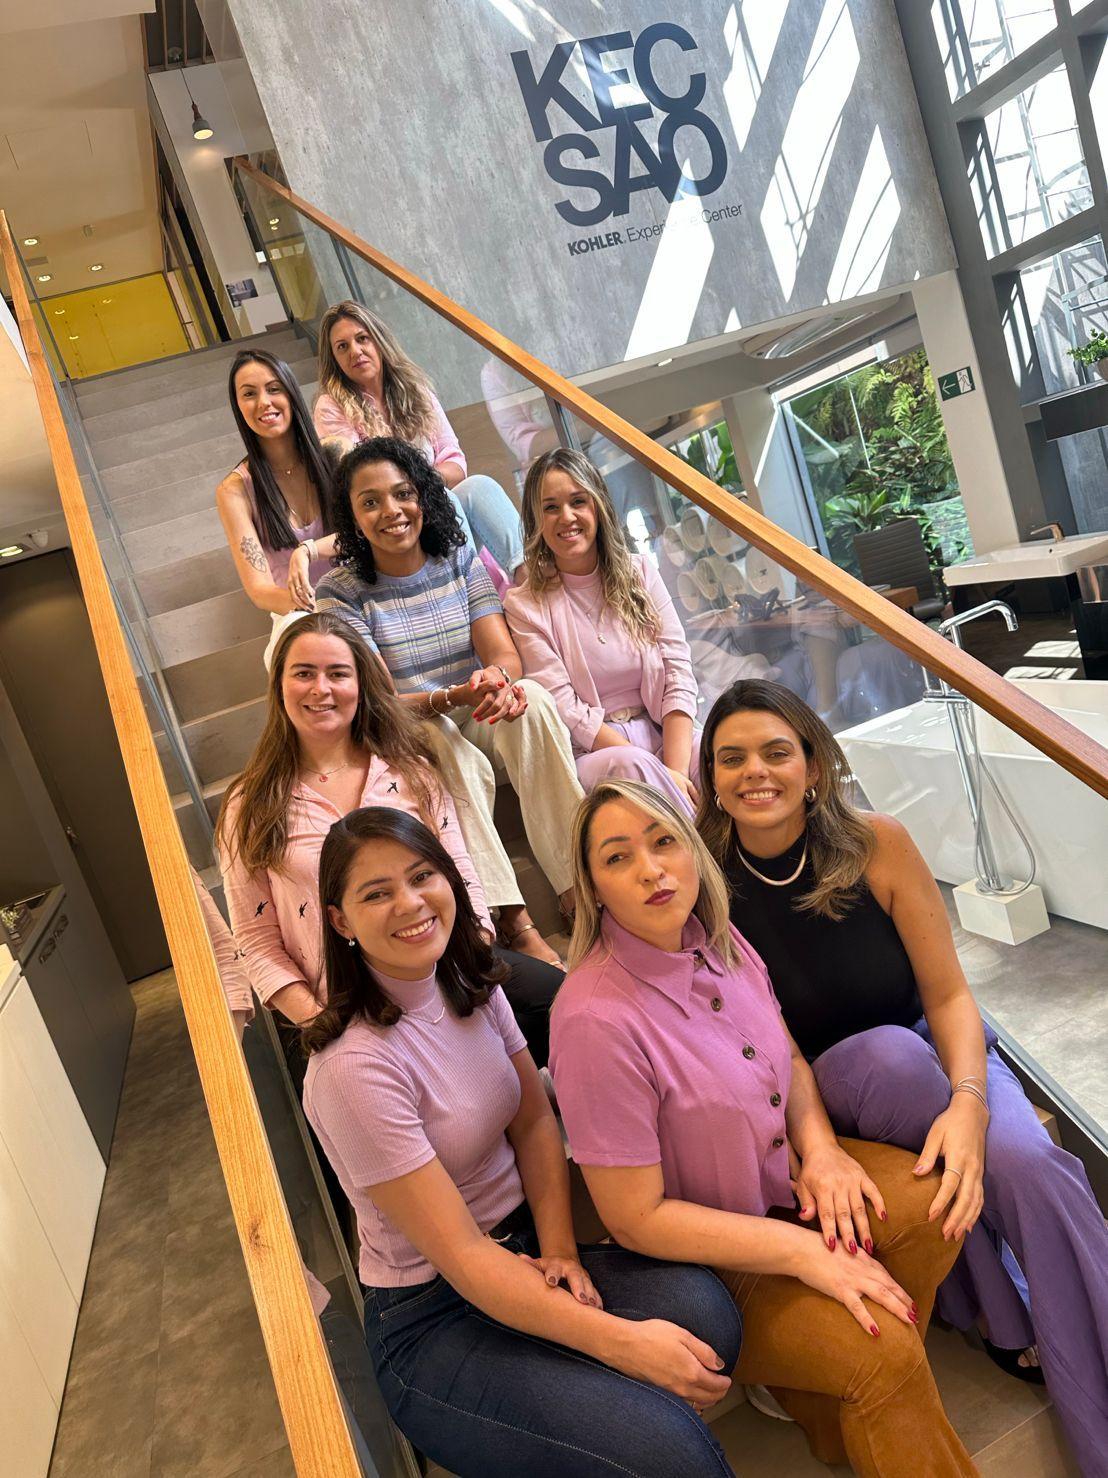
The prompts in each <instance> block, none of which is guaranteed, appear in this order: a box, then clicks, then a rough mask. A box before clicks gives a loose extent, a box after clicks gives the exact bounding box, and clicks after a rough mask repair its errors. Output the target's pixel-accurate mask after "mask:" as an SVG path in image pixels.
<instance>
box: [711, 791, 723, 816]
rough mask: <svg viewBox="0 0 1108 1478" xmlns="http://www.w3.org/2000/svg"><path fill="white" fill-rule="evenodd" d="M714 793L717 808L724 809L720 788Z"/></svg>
mask: <svg viewBox="0 0 1108 1478" xmlns="http://www.w3.org/2000/svg"><path fill="white" fill-rule="evenodd" d="M712 794H713V795H714V796H715V798H716V809H717V810H720V811H722V810H723V802H722V801H721V800H720V798H719V791H718V790H715V791H713V792H712Z"/></svg>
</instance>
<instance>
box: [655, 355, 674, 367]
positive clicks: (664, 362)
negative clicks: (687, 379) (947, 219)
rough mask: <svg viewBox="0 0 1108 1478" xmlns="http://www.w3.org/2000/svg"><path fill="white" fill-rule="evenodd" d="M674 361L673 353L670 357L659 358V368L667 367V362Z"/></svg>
mask: <svg viewBox="0 0 1108 1478" xmlns="http://www.w3.org/2000/svg"><path fill="white" fill-rule="evenodd" d="M672 363H673V355H672V354H671V355H670V357H669V358H668V359H659V361H658V368H659V369H665V367H666V365H667V364H672Z"/></svg>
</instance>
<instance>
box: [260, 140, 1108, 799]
mask: <svg viewBox="0 0 1108 1478" xmlns="http://www.w3.org/2000/svg"><path fill="white" fill-rule="evenodd" d="M235 163H236V165H237V166H238V167H239V168H240V169H241V170H242V171H243V173H244V174H246V175H248V176H249V177H250V178H251V179H253V180H256V181H257V182H258V183H259V184H260V185H262V186H263V187H264V188H265V189H267V190H269V191H271V192H272V193H273V194H274V195H276V196H278V197H279V198H280V199H281V200H284V201H285V202H286V203H287V204H289V205H291V206H293V207H294V209H296V210H298V211H299V212H300V213H301V214H302V215H303V216H305V217H306V218H307V219H308V220H310V221H312V222H314V224H315V225H317V226H319V227H321V228H322V229H323V230H324V231H326V232H328V233H329V234H330V235H331V236H333V237H334V238H335V239H336V240H337V241H340V242H341V243H342V244H343V246H345V247H346V248H347V249H348V250H349V251H352V252H353V253H354V254H355V255H356V256H359V257H361V258H362V260H363V261H365V262H368V263H369V265H370V266H371V267H375V268H376V269H377V270H378V271H379V272H382V273H383V274H384V275H385V276H386V277H388V278H389V279H390V280H391V281H393V282H395V283H396V284H397V285H398V286H399V287H402V288H404V289H405V290H406V291H407V292H409V293H411V294H412V296H413V297H415V298H418V299H419V301H420V302H421V303H424V304H426V306H427V307H428V308H432V309H433V310H434V311H435V312H436V313H437V314H438V315H439V317H440V318H444V319H446V320H447V322H448V323H452V324H453V325H454V327H455V328H458V329H460V330H461V331H462V333H464V334H466V335H467V337H469V338H470V339H473V340H474V341H475V342H476V343H478V344H480V345H482V347H483V348H485V349H487V350H489V352H490V353H492V354H495V355H496V356H497V358H498V359H502V360H503V361H504V363H505V364H507V365H508V366H510V368H512V369H513V370H515V371H516V372H517V373H518V374H520V375H522V376H523V377H524V378H525V379H528V380H530V381H531V383H532V384H533V385H535V386H537V387H538V388H539V389H540V390H541V391H542V392H543V393H544V394H546V395H550V396H552V397H553V398H554V399H555V400H556V401H558V403H559V404H560V405H562V406H563V407H564V408H565V409H566V410H567V411H570V412H572V414H573V415H575V416H579V417H580V418H581V420H582V421H585V422H587V423H588V425H590V426H592V427H593V429H594V430H596V431H599V432H601V433H602V434H603V435H604V436H606V437H607V438H608V439H609V440H610V441H613V442H615V443H616V445H617V446H620V447H622V448H623V450H624V451H625V452H628V453H629V454H630V455H631V456H632V457H634V459H635V461H636V462H639V463H640V464H641V465H642V466H644V467H646V468H648V469H649V470H650V471H651V472H654V473H656V474H657V475H658V476H659V477H660V478H661V479H662V481H663V482H665V483H668V484H669V486H670V487H671V488H674V489H675V490H676V491H677V492H679V493H681V494H683V495H684V496H685V497H686V498H688V499H689V500H690V501H691V502H693V503H695V504H697V505H698V506H699V507H700V508H702V509H703V510H704V511H705V512H706V513H708V514H710V515H711V516H712V517H713V518H716V519H718V520H719V521H720V523H722V524H724V525H726V527H727V528H729V529H731V530H732V531H733V532H734V533H736V534H738V535H740V536H741V537H742V538H743V539H745V540H747V541H748V542H749V543H751V544H753V545H755V546H756V547H757V548H758V549H761V550H762V551H763V552H764V553H766V554H768V555H770V556H771V557H772V558H773V559H775V560H776V561H777V562H778V564H781V565H784V567H785V568H786V569H787V570H791V571H792V573H793V574H794V575H796V576H798V577H799V578H800V579H801V580H803V581H804V582H805V583H806V584H808V585H810V586H812V587H813V589H815V590H818V591H819V592H820V593H821V594H822V595H825V596H827V598H828V599H829V600H831V601H832V602H834V604H835V605H837V606H839V607H841V608H842V609H843V610H845V611H848V612H849V613H850V614H851V615H852V616H854V617H856V618H857V620H859V621H860V622H862V624H863V625H865V626H868V627H869V629H870V630H871V631H875V632H877V634H878V635H880V636H883V637H884V638H885V640H886V641H889V642H892V644H893V645H894V646H895V647H899V649H900V650H901V651H902V652H906V653H907V654H908V656H910V657H912V658H914V659H915V660H916V661H917V662H919V663H920V664H921V665H922V666H924V667H926V668H928V669H929V670H930V671H931V672H932V673H935V674H936V675H937V676H939V677H942V678H945V679H946V681H947V682H948V683H950V685H951V686H952V687H954V688H957V689H958V691H959V692H961V693H964V694H965V695H966V697H967V698H970V699H971V700H972V701H973V702H974V703H977V704H979V705H980V706H981V707H982V708H983V709H985V710H986V712H988V713H991V714H992V715H993V717H994V718H997V719H999V720H1000V722H1001V723H1003V724H1006V725H1007V726H1008V727H1009V728H1011V729H1013V730H1014V731H1015V732H1016V733H1017V734H1019V735H1020V736H1021V738H1023V739H1026V740H1027V742H1028V743H1029V744H1032V745H1034V747H1035V748H1036V749H1038V750H1040V751H1041V753H1043V754H1045V755H1046V756H1047V757H1048V758H1049V759H1052V760H1054V761H1055V762H1056V763H1057V764H1059V765H1061V766H1062V768H1063V769H1065V770H1068V771H1069V773H1070V774H1071V775H1073V776H1074V777H1075V778H1076V779H1078V780H1080V781H1081V782H1082V783H1083V784H1085V785H1088V786H1089V787H1090V788H1091V789H1092V790H1095V791H1097V792H1098V793H1099V794H1100V795H1103V796H1108V749H1104V748H1103V747H1102V746H1101V745H1099V744H1097V743H1096V742H1095V740H1093V739H1091V738H1090V737H1089V735H1088V734H1085V733H1082V731H1081V730H1080V729H1078V728H1075V727H1074V725H1073V724H1070V723H1067V721H1066V720H1065V719H1063V718H1060V717H1059V716H1058V715H1057V714H1056V713H1054V712H1052V710H1051V709H1049V708H1046V707H1045V706H1044V705H1043V704H1041V703H1039V702H1038V701H1037V700H1036V699H1034V698H1032V697H1030V696H1029V695H1028V694H1026V693H1023V692H1021V690H1020V689H1019V688H1016V687H1013V685H1012V684H1011V683H1009V682H1008V681H1007V680H1006V679H1005V678H1003V677H1001V676H1000V675H999V674H998V673H995V672H993V671H992V670H991V669H990V668H988V667H986V666H985V665H984V664H983V663H981V662H978V661H977V659H976V658H975V657H971V656H970V655H969V653H968V652H964V651H962V650H960V649H959V648H958V647H955V646H954V645H953V643H952V642H948V641H945V640H944V639H943V638H942V637H941V636H939V634H938V633H937V632H935V631H932V630H931V628H930V627H929V626H925V625H924V624H923V622H922V621H917V620H916V619H915V617H913V616H911V615H909V614H908V612H907V611H902V610H900V609H899V608H898V607H897V606H894V605H893V604H892V603H891V602H890V601H887V600H885V599H884V597H883V596H881V595H878V594H877V592H876V591H873V590H871V589H870V588H869V586H868V585H863V584H862V582H861V581H860V580H856V579H855V578H854V576H853V575H850V574H847V572H846V571H845V570H840V569H839V568H838V566H837V565H833V564H832V563H831V561H830V560H827V559H824V557H823V556H822V555H821V554H817V553H815V552H814V551H813V550H811V549H809V548H808V547H807V545H805V544H802V543H801V542H800V540H799V539H796V538H794V537H793V535H792V534H789V533H786V532H785V530H784V529H782V528H779V527H778V526H777V524H775V523H773V522H772V521H771V520H770V519H768V518H766V516H765V514H763V513H759V512H757V510H755V509H753V508H750V507H747V506H746V505H744V504H742V503H740V502H738V501H737V500H736V499H734V498H732V497H731V495H730V494H729V493H727V492H725V491H723V490H722V489H721V488H718V487H717V486H716V485H715V483H713V482H712V481H710V480H709V479H708V478H707V477H705V476H704V475H703V474H702V473H700V472H697V471H696V470H695V469H694V468H692V467H690V466H688V465H687V463H685V462H682V461H681V459H680V458H679V457H677V456H675V455H674V454H673V453H672V452H670V451H667V450H666V448H664V447H661V446H659V445H658V444H657V443H656V442H654V441H652V440H651V439H650V437H649V436H647V435H646V434H645V433H644V432H642V431H639V430H638V428H637V427H635V426H632V425H631V423H630V422H629V421H625V420H624V419H623V418H622V416H618V415H616V413H615V412H614V411H610V410H608V408H607V407H606V406H604V405H602V404H601V403H600V401H598V400H595V399H594V398H593V397H592V396H591V395H590V394H589V393H588V392H587V391H586V390H582V389H580V388H579V387H578V386H576V385H574V384H573V383H572V381H570V380H567V379H566V378H565V377H564V376H563V375H560V374H558V373H557V371H556V370H553V369H551V368H550V366H549V365H547V364H544V363H543V362H542V360H540V359H536V358H535V357H534V356H533V355H531V354H528V353H527V351H526V350H524V349H521V348H520V347H519V345H518V344H514V343H513V342H512V341H511V340H510V339H508V338H505V336H504V335H503V334H500V333H497V331H496V330H495V329H494V328H491V327H490V326H489V325H488V324H487V323H485V322H483V320H482V319H480V318H478V317H476V315H475V314H473V313H470V312H469V311H468V310H467V309H465V308H463V307H462V306H461V305H460V304H459V303H456V302H454V300H453V299H452V298H448V297H447V296H446V294H445V293H441V292H439V290H438V289H437V288H435V287H432V286H431V285H430V283H427V282H424V281H423V279H422V278H420V277H417V276H416V275H415V274H414V273H413V272H409V271H408V270H407V269H406V268H404V267H401V266H400V265H399V263H397V262H394V261H393V260H392V259H391V258H390V257H387V256H385V254H384V253H383V252H380V251H377V250H376V249H375V248H374V247H372V246H370V245H369V243H368V242H365V241H363V240H362V239H361V237H360V236H357V235H355V233H354V232H353V231H350V230H348V229H347V228H346V227H345V226H343V225H341V224H340V222H338V221H336V220H335V219H334V218H333V217H331V216H329V215H327V214H326V213H325V212H324V211H321V210H318V209H317V208H316V207H315V206H314V205H312V204H311V203H310V202H309V201H307V200H304V199H303V198H302V197H301V196H299V195H297V194H296V193H295V191H293V190H290V189H289V188H288V186H287V185H282V184H279V183H278V182H277V181H276V180H274V179H272V178H271V177H270V176H269V175H267V174H264V173H263V172H262V171H261V170H259V169H257V168H256V167H255V166H254V165H253V164H251V163H250V161H249V160H248V159H245V158H243V157H241V156H240V157H238V158H237V159H236V160H235Z"/></svg>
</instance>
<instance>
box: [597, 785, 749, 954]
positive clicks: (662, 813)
mask: <svg viewBox="0 0 1108 1478" xmlns="http://www.w3.org/2000/svg"><path fill="white" fill-rule="evenodd" d="M608 801H624V802H625V803H626V804H627V805H630V806H635V807H636V808H637V809H638V810H640V811H642V812H644V813H645V815H647V816H649V817H650V819H651V820H652V821H657V822H658V823H659V824H660V825H662V826H664V827H665V829H666V830H667V831H668V832H670V833H672V835H673V836H674V837H675V838H676V840H677V842H678V844H679V845H680V846H682V847H685V848H686V849H687V850H688V851H689V852H691V853H692V855H693V860H694V862H695V863H696V872H697V876H698V877H699V879H700V891H699V893H698V894H697V895H696V902H695V903H694V904H693V908H692V912H693V914H695V916H696V917H697V918H698V919H699V920H700V922H701V924H702V925H703V926H704V933H705V935H706V937H707V942H708V947H709V948H710V949H713V950H715V952H716V953H717V954H718V955H719V956H720V957H721V958H722V959H723V960H724V961H725V962H726V963H727V964H729V965H730V964H732V963H733V962H734V960H735V955H736V951H735V944H734V941H733V940H732V938H731V920H730V915H729V912H728V908H729V904H728V893H727V882H726V879H725V878H724V876H723V873H722V872H720V870H719V868H718V866H717V865H716V863H715V861H714V859H713V857H712V854H711V853H710V852H709V851H708V848H707V847H706V846H705V845H704V842H703V840H702V839H701V837H700V834H699V833H698V832H697V830H696V828H695V827H694V826H693V824H692V822H691V821H690V820H689V818H688V817H687V816H686V815H685V814H684V812H682V811H678V810H677V808H676V807H675V806H674V805H673V804H672V802H670V801H669V800H668V799H667V798H666V797H665V796H664V795H662V794H661V793H660V792H659V791H657V790H655V789H654V788H653V786H650V785H644V784H643V783H642V781H641V780H604V781H602V782H601V783H600V784H599V785H598V786H597V787H596V789H595V790H593V791H591V792H590V793H589V794H588V795H587V796H586V797H585V799H584V800H583V801H582V802H581V804H580V805H579V806H578V808H577V814H576V816H575V817H574V818H573V839H572V841H571V844H570V845H571V849H572V861H573V890H574V896H575V899H576V904H577V913H576V916H575V918H574V921H573V938H572V939H571V940H570V944H569V961H568V964H569V968H570V969H571V970H572V969H574V967H575V966H577V965H579V964H580V963H581V961H582V960H583V959H584V958H585V956H586V955H587V954H588V953H589V951H590V950H591V949H592V948H593V947H594V946H595V944H596V942H597V940H598V939H599V938H600V904H599V902H598V901H597V897H596V888H595V886H594V884H593V880H592V873H591V871H590V869H589V840H590V836H591V833H592V824H593V821H594V820H595V819H596V814H597V812H598V811H599V810H600V808H601V806H603V805H606V804H607V802H608Z"/></svg>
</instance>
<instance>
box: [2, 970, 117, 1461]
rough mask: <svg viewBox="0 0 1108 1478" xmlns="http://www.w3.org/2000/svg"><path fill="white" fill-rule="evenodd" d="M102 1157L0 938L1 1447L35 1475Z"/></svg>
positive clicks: (52, 1419) (80, 1280)
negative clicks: (0, 942)
mask: <svg viewBox="0 0 1108 1478" xmlns="http://www.w3.org/2000/svg"><path fill="white" fill-rule="evenodd" d="M104 1174H105V1167H104V1161H103V1159H102V1158H101V1156H100V1152H99V1150H98V1149H97V1147H96V1141H95V1139H94V1138H93V1136H92V1133H91V1131H90V1129H89V1126H88V1123H87V1122H86V1120H85V1116H84V1114H83V1113H82V1111H81V1108H80V1105H79V1104H78V1102H77V1098H76V1096H75V1094H74V1092H73V1089H72V1087H71V1086H70V1082H69V1078H68V1077H67V1075H66V1072H65V1069H64V1068H63V1067H62V1064H61V1061H60V1060H59V1058H58V1054H57V1052H56V1051H55V1050H54V1044H53V1042H52V1041H51V1039H50V1035H49V1033H48V1032H47V1030H46V1027H45V1025H44V1023H43V1020H42V1016H41V1015H40V1013H39V1010H38V1007H37V1005H36V1004H35V1000H34V998H33V996H32V995H31V991H30V988H29V986H28V984H27V982H26V980H25V979H24V978H23V977H22V976H21V975H20V974H19V970H18V967H17V966H13V965H12V962H11V957H10V955H8V953H7V951H6V950H4V949H3V948H2V947H0V1370H2V1371H3V1372H4V1376H3V1379H2V1380H0V1452H3V1454H4V1457H3V1466H4V1469H5V1471H8V1470H9V1469H8V1467H7V1464H8V1462H9V1458H10V1455H11V1454H12V1452H13V1451H14V1453H15V1454H16V1458H17V1461H16V1465H15V1468H14V1470H12V1471H15V1472H18V1473H19V1474H20V1475H21V1478H24V1475H25V1478H39V1475H45V1474H46V1472H47V1469H48V1466H49V1461H50V1450H51V1447H52V1445H53V1440H54V1430H55V1427H56V1425H57V1419H58V1410H59V1407H60V1406H61V1400H62V1395H63V1392H64V1390H65V1377H66V1370H67V1368H68V1366H69V1353H70V1349H71V1347H72V1344H73V1333H74V1330H75V1328H76V1325H77V1311H78V1308H79V1307H80V1302H81V1294H82V1291H83V1288H84V1282H85V1272H86V1269H87V1267H88V1259H89V1252H90V1250H91V1247H92V1236H93V1231H94V1229H95V1226H96V1216H97V1212H98V1210H99V1206H100V1193H101V1190H102V1187H103V1183H104Z"/></svg>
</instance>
